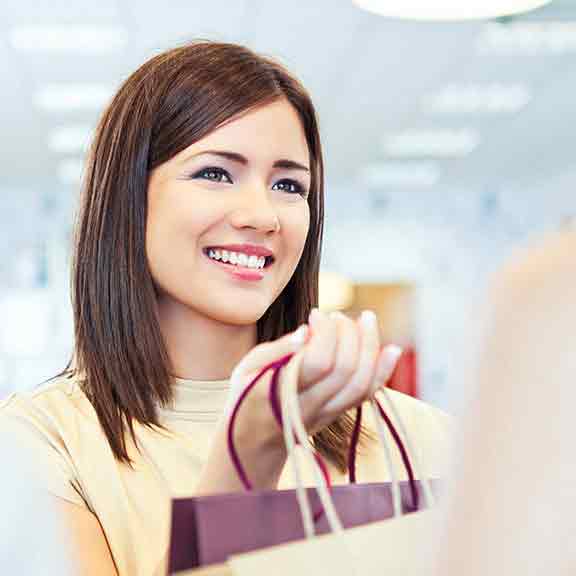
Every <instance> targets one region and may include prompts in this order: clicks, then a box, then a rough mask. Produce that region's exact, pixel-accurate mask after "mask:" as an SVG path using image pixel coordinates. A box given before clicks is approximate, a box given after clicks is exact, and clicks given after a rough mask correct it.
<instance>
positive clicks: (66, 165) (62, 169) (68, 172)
mask: <svg viewBox="0 0 576 576" xmlns="http://www.w3.org/2000/svg"><path fill="white" fill-rule="evenodd" d="M83 169H84V162H83V161H82V159H81V158H65V159H64V160H61V161H60V162H59V163H58V168H57V172H58V180H60V182H62V183H63V184H78V183H79V182H80V181H81V179H82V170H83Z"/></svg>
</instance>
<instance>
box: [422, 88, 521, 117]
mask: <svg viewBox="0 0 576 576" xmlns="http://www.w3.org/2000/svg"><path fill="white" fill-rule="evenodd" d="M530 99H531V93H530V89H529V88H528V86H527V85H526V84H520V83H515V84H499V83H490V84H450V85H448V86H445V87H443V88H442V89H441V90H439V91H438V92H437V93H435V94H432V95H431V96H426V97H425V98H424V99H423V108H424V109H425V110H427V111H428V112H433V113H438V114H502V113H511V112H517V111H518V110H520V109H521V108H524V106H526V104H527V103H528V102H529V101H530Z"/></svg>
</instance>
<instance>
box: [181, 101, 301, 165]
mask: <svg viewBox="0 0 576 576" xmlns="http://www.w3.org/2000/svg"><path fill="white" fill-rule="evenodd" d="M215 149H222V150H229V151H232V152H238V153H240V154H242V155H245V156H246V157H247V158H248V159H249V160H254V161H263V162H265V161H270V162H274V161H275V160H277V159H278V158H288V159H290V160H294V161H295V162H300V163H302V164H306V165H307V164H308V144H307V142H306V136H305V134H304V129H303V127H302V122H301V120H300V116H299V115H298V113H297V112H296V110H295V109H294V107H293V106H292V105H291V104H290V103H289V102H288V101H287V100H277V101H274V102H272V103H269V104H265V105H263V106H259V107H257V108H254V109H251V110H249V111H248V112H245V113H243V114H241V115H240V116H238V117H236V118H233V119H232V120H229V121H227V122H226V123H225V124H223V125H221V126H219V127H218V128H216V129H215V130H214V131H212V132H211V133H210V134H208V135H206V136H205V137H204V138H202V139H201V140H198V141H197V142H194V144H192V145H190V146H189V147H188V148H186V149H185V150H183V151H182V152H179V153H178V154H177V155H176V156H175V157H174V160H176V161H178V159H180V158H185V157H187V156H189V155H190V154H194V153H200V152H202V151H203V150H215Z"/></svg>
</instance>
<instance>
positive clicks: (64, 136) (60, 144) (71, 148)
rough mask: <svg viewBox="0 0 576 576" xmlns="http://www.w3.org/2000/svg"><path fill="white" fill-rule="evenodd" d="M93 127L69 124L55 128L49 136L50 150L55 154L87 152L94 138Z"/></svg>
mask: <svg viewBox="0 0 576 576" xmlns="http://www.w3.org/2000/svg"><path fill="white" fill-rule="evenodd" d="M92 130H93V128H92V126H90V125H88V124H69V125H66V126H59V127H58V128H55V129H54V130H53V131H52V132H51V134H50V135H49V136H48V148H49V149H50V150H52V151H53V152H64V153H67V154H70V153H76V152H86V150H87V149H88V145H89V143H90V137H91V136H92Z"/></svg>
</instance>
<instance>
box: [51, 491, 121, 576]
mask: <svg viewBox="0 0 576 576" xmlns="http://www.w3.org/2000/svg"><path fill="white" fill-rule="evenodd" d="M54 500H55V506H54V507H55V511H56V514H57V516H58V517H59V518H61V519H62V527H63V529H64V536H65V538H66V541H67V542H68V543H69V544H70V548H69V551H70V559H71V562H72V573H73V574H82V576H92V575H93V576H118V572H117V571H116V567H115V565H114V561H113V560H112V554H111V553H110V549H109V548H108V543H107V542H106V538H105V537H104V533H103V532H102V528H101V527H100V523H99V522H98V520H97V518H96V516H94V514H92V512H90V511H89V510H87V509H86V508H81V507H80V506H77V505H76V504H71V503H68V502H65V501H64V500H61V499H57V498H54Z"/></svg>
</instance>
